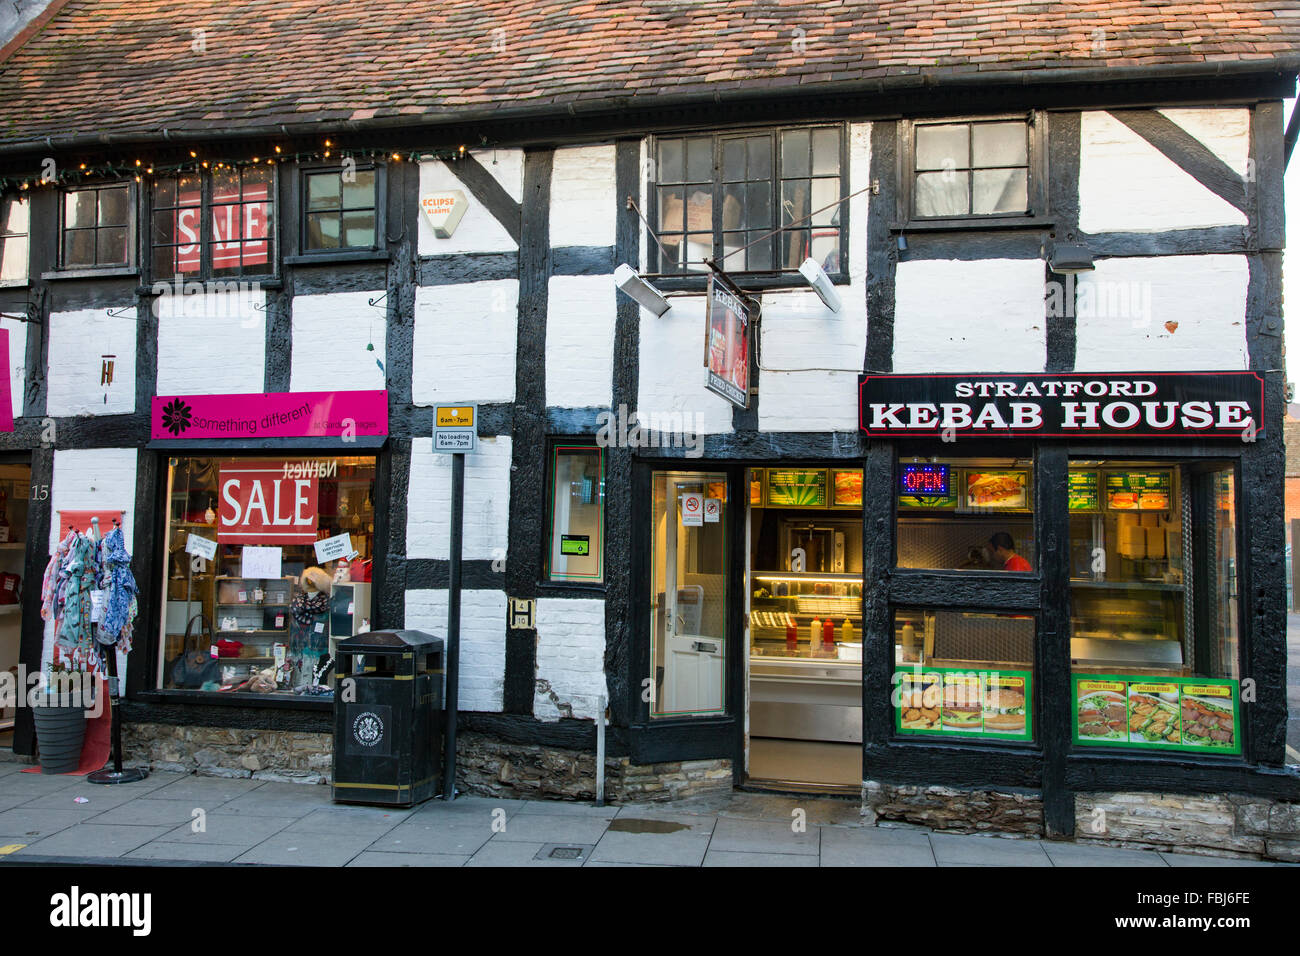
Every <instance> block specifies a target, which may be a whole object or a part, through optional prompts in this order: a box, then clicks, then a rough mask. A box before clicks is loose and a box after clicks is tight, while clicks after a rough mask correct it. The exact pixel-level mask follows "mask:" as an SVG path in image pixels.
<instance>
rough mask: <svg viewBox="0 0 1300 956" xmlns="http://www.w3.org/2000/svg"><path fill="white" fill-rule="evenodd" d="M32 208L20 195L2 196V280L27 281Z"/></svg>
mask: <svg viewBox="0 0 1300 956" xmlns="http://www.w3.org/2000/svg"><path fill="white" fill-rule="evenodd" d="M31 209H32V207H31V205H30V204H29V203H28V202H27V200H26V199H24V198H22V197H20V196H4V197H0V282H15V283H17V282H26V281H27V251H28V229H29V228H30V227H29V225H28V223H29V219H30V216H31Z"/></svg>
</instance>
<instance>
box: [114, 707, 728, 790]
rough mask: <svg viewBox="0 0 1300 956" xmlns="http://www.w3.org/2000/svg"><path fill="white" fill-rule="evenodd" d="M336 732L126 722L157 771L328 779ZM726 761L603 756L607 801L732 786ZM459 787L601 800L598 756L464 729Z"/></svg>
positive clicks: (137, 759) (135, 759)
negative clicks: (639, 762) (636, 761)
mask: <svg viewBox="0 0 1300 956" xmlns="http://www.w3.org/2000/svg"><path fill="white" fill-rule="evenodd" d="M333 750H334V738H333V735H331V734H309V733H298V732H289V731H276V730H230V729H226V728H220V727H175V726H172V725H170V724H141V723H132V724H129V725H125V726H123V728H122V751H123V757H124V759H125V760H126V761H127V762H128V763H132V764H137V765H138V764H145V765H146V766H148V767H149V768H150V769H152V770H161V771H173V772H179V773H199V774H203V775H205V776H213V777H251V778H252V779H254V780H274V781H282V782H293V783H329V782H330V774H331V769H332V768H331V762H332V756H333ZM731 784H732V775H731V761H729V760H684V761H676V762H672V763H658V764H649V765H646V766H636V765H633V764H632V763H631V762H630V761H629V760H628V758H626V757H611V758H609V759H607V760H606V761H605V798H606V800H608V801H609V802H610V803H636V802H646V801H662V800H677V799H679V798H682V797H687V796H691V795H693V794H697V793H705V792H709V791H717V790H730V789H731ZM456 787H457V789H458V790H460V791H461V792H462V793H473V794H478V795H481V796H494V797H528V798H532V799H539V798H540V799H548V800H594V799H596V755H595V754H594V753H585V752H582V751H570V750H557V749H555V748H551V747H541V746H537V745H534V744H512V743H505V742H503V741H500V740H497V739H495V738H492V737H486V736H484V735H482V734H477V733H472V732H466V733H462V734H459V735H458V736H457V738H456Z"/></svg>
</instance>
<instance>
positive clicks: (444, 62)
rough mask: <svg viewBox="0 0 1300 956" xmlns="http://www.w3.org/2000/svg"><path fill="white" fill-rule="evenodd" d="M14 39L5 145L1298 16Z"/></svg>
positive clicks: (245, 30) (210, 24) (338, 3)
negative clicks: (17, 42) (45, 138)
mask: <svg viewBox="0 0 1300 956" xmlns="http://www.w3.org/2000/svg"><path fill="white" fill-rule="evenodd" d="M58 3H59V0H55V4H56V5H57V4H58ZM24 39H26V42H25V43H24V44H22V45H20V46H19V47H18V48H17V49H16V50H14V51H11V52H10V54H9V57H8V59H7V60H6V61H5V62H4V63H3V64H2V65H0V104H3V105H0V143H17V142H32V141H35V140H39V139H41V138H43V137H45V136H47V135H49V136H54V137H56V138H62V137H73V136H85V135H91V134H101V133H106V132H111V133H117V134H141V136H142V137H146V138H147V137H150V136H151V135H152V134H155V133H157V132H159V131H161V130H162V129H164V128H167V129H170V130H195V131H197V130H203V129H211V130H216V129H223V128H227V129H228V128H231V127H244V126H273V125H278V124H281V123H284V124H292V125H294V126H297V125H298V124H304V123H312V122H330V121H345V120H363V119H377V118H378V119H382V118H385V117H391V118H393V119H395V120H406V119H409V120H412V121H414V120H420V119H424V120H443V119H446V118H448V117H449V116H451V115H453V114H456V113H466V112H474V113H478V114H482V113H487V112H494V111H500V110H502V109H514V110H517V109H520V108H527V107H532V108H534V109H539V110H540V109H542V108H545V107H555V106H561V107H563V106H568V105H572V106H573V107H575V108H583V107H589V106H593V105H596V104H610V105H616V104H618V103H619V102H627V99H626V98H629V97H630V98H631V99H632V102H634V103H635V102H638V101H649V100H651V99H653V98H659V97H664V96H673V95H687V94H704V93H709V92H712V91H734V90H737V89H740V88H742V87H756V86H757V87H766V88H771V89H779V90H782V91H789V90H798V89H811V88H814V87H816V86H817V85H819V84H831V83H836V82H839V81H848V82H852V81H866V80H873V79H882V78H887V77H893V76H898V75H905V74H918V73H927V74H941V75H945V76H948V75H953V76H956V75H963V74H970V75H974V74H979V73H987V72H989V71H1008V70H1011V71H1033V70H1044V69H1071V68H1074V69H1083V68H1097V67H1121V66H1127V67H1155V66H1162V65H1169V66H1172V65H1175V64H1183V65H1186V66H1196V65H1201V66H1203V67H1206V68H1210V67H1213V66H1214V65H1215V64H1216V63H1217V62H1221V61H1257V62H1258V63H1259V64H1260V65H1261V66H1262V67H1268V66H1269V65H1271V64H1273V63H1275V62H1276V61H1279V60H1281V61H1284V65H1286V66H1287V68H1288V69H1290V68H1291V67H1293V66H1294V63H1295V59H1296V55H1297V53H1300V4H1297V3H1296V2H1295V0H1258V2H1245V0H1218V2H1192V0H1184V2H1179V0H1040V2H1034V0H990V2H962V3H955V2H943V0H886V2H881V3H861V2H853V0H641V2H635V0H634V2H632V3H614V2H599V0H596V2H581V0H579V2H561V0H543V2H536V3H532V2H519V0H473V2H469V0H437V2H430V0H379V2H371V0H352V2H345V0H332V2H321V0H256V2H246V3H241V2H232V0H219V2H218V0H185V2H176V0H171V2H141V0H87V2H75V0H74V2H67V3H64V4H63V5H62V6H61V7H59V8H58V9H56V10H55V12H54V15H53V16H52V18H51V19H50V20H49V22H48V23H46V24H45V25H44V27H43V28H42V29H40V30H39V31H38V32H36V33H35V35H34V36H31V37H29V38H24ZM620 98H624V99H621V100H620Z"/></svg>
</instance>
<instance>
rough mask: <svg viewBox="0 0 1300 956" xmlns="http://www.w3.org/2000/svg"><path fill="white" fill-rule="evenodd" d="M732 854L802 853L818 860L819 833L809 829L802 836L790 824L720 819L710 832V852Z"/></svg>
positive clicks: (815, 828)
mask: <svg viewBox="0 0 1300 956" xmlns="http://www.w3.org/2000/svg"><path fill="white" fill-rule="evenodd" d="M714 850H719V851H727V850H734V851H737V852H741V853H803V854H811V855H812V856H817V854H818V853H819V852H820V850H821V830H820V828H818V827H815V826H811V827H807V828H806V829H804V830H803V831H802V832H797V831H795V830H794V829H793V821H792V822H791V823H777V822H771V823H768V822H765V821H762V820H735V819H731V818H728V817H720V818H719V819H718V823H717V826H715V827H714V828H713V842H711V843H710V844H709V852H713V851H714Z"/></svg>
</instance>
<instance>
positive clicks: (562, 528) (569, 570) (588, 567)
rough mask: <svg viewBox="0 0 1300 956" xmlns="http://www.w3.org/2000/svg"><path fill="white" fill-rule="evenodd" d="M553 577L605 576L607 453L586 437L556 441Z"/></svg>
mask: <svg viewBox="0 0 1300 956" xmlns="http://www.w3.org/2000/svg"><path fill="white" fill-rule="evenodd" d="M550 477H551V483H550V489H551V497H550V502H549V521H548V526H549V528H550V534H549V536H548V538H547V540H548V541H549V542H550V549H549V551H548V553H547V560H546V577H547V579H548V580H550V581H565V582H574V583H585V584H601V583H603V582H604V580H605V567H604V553H605V456H604V453H603V452H602V451H601V449H600V448H598V447H596V446H595V445H592V444H589V443H582V442H557V443H556V444H555V445H553V446H552V447H551V460H550Z"/></svg>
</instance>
